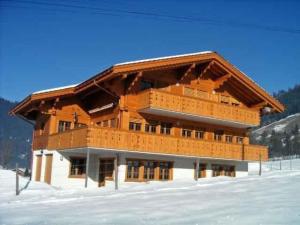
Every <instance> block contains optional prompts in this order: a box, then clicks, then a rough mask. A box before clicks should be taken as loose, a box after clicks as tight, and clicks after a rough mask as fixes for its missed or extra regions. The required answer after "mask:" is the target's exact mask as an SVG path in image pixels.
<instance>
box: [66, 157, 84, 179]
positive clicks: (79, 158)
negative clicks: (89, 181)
mask: <svg viewBox="0 0 300 225" xmlns="http://www.w3.org/2000/svg"><path fill="white" fill-rule="evenodd" d="M72 160H84V164H81V165H82V167H83V168H82V173H81V174H72V170H73V169H72V166H73V163H72ZM69 163H70V169H69V178H84V177H85V174H86V158H85V157H78V156H75V157H74V156H71V157H69ZM77 166H78V165H77ZM75 169H76V168H75Z"/></svg>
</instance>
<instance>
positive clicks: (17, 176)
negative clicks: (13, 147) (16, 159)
mask: <svg viewBox="0 0 300 225" xmlns="http://www.w3.org/2000/svg"><path fill="white" fill-rule="evenodd" d="M18 170H19V168H18V163H16V195H19V194H20V192H19V174H18Z"/></svg>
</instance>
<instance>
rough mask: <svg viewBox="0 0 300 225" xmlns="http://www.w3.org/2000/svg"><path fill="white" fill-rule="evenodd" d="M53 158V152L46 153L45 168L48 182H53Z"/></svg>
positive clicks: (45, 177) (45, 178) (45, 179)
mask: <svg viewBox="0 0 300 225" xmlns="http://www.w3.org/2000/svg"><path fill="white" fill-rule="evenodd" d="M52 159H53V155H52V154H51V155H46V168H45V176H44V181H45V182H46V183H47V184H51V173H52Z"/></svg>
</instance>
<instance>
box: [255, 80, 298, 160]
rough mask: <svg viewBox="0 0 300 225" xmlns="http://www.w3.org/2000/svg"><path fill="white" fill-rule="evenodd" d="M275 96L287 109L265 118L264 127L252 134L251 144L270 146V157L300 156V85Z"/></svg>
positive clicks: (263, 119) (263, 120)
mask: <svg viewBox="0 0 300 225" xmlns="http://www.w3.org/2000/svg"><path fill="white" fill-rule="evenodd" d="M274 96H275V97H276V98H277V99H278V100H279V101H280V102H281V103H283V104H284V105H285V107H286V109H285V111H284V112H283V113H280V114H271V115H268V116H264V117H263V118H262V127H260V128H258V129H255V130H254V131H253V132H252V135H251V136H252V138H251V143H253V144H261V145H267V146H269V153H270V157H280V156H287V155H300V130H299V128H300V85H296V86H295V87H294V88H290V89H289V90H287V91H279V92H278V93H275V94H274Z"/></svg>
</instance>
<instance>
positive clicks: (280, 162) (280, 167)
mask: <svg viewBox="0 0 300 225" xmlns="http://www.w3.org/2000/svg"><path fill="white" fill-rule="evenodd" d="M279 169H280V170H281V158H280V160H279Z"/></svg>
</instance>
